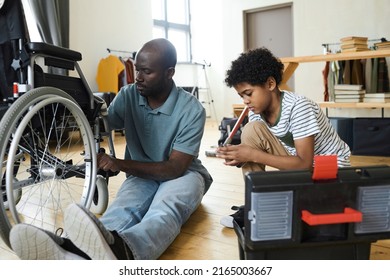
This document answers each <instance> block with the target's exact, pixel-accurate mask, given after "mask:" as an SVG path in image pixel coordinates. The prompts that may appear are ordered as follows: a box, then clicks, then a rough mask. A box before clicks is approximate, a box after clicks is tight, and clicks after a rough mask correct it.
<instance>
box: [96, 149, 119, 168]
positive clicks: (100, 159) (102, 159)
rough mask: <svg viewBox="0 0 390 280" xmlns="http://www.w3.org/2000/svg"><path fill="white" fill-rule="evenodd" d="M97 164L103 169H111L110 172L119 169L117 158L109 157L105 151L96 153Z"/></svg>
mask: <svg viewBox="0 0 390 280" xmlns="http://www.w3.org/2000/svg"><path fill="white" fill-rule="evenodd" d="M97 164H98V168H100V169H103V170H104V171H109V170H111V171H112V172H119V171H120V169H119V166H118V161H117V159H116V158H113V157H110V156H109V155H107V154H106V153H98V154H97Z"/></svg>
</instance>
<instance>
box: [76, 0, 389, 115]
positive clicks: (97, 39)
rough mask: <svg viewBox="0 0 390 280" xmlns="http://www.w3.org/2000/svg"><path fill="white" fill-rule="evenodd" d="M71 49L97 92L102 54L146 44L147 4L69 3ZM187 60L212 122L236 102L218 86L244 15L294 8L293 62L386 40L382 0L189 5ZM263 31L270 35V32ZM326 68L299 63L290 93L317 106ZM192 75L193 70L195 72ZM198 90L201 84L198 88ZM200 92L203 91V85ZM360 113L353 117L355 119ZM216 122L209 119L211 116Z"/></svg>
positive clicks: (143, 0)
mask: <svg viewBox="0 0 390 280" xmlns="http://www.w3.org/2000/svg"><path fill="white" fill-rule="evenodd" d="M70 2H71V7H70V8H71V32H70V34H71V37H70V44H71V48H74V49H76V50H78V51H80V52H81V53H82V54H83V63H82V68H83V71H84V72H85V74H86V77H87V79H88V81H90V83H91V86H92V88H93V90H96V82H95V75H96V69H97V64H98V62H99V60H100V59H101V58H103V57H105V56H106V55H107V51H106V48H107V47H109V48H112V49H119V50H130V51H133V50H137V49H139V48H140V47H141V45H142V44H143V43H144V42H146V41H148V40H149V39H151V37H152V18H151V8H150V1H149V0H112V1H103V0H82V1H79V0H71V1H70ZM191 2H192V7H191V10H192V23H193V30H192V33H193V53H194V60H195V61H196V62H200V63H204V61H206V62H207V63H210V64H211V67H206V72H207V77H208V80H209V83H210V87H211V95H212V97H213V100H214V105H215V107H216V109H217V119H220V118H221V117H222V116H231V115H232V104H234V103H241V100H240V98H239V97H238V95H237V94H236V93H235V92H234V90H232V89H229V88H227V87H226V86H225V84H224V82H223V81H224V77H225V72H226V69H228V68H229V67H230V63H231V61H232V60H234V59H236V58H237V57H238V55H239V54H240V53H241V52H242V51H243V11H244V10H250V9H255V8H263V7H268V6H272V5H277V4H283V3H290V2H292V3H293V30H294V36H293V37H294V53H295V54H294V55H295V56H304V55H316V54H321V53H322V44H323V43H334V42H339V40H340V38H342V37H346V36H350V35H355V36H366V37H368V38H369V39H377V38H381V37H386V38H387V39H388V40H390V29H389V26H390V16H389V15H390V5H388V1H387V0H371V1H367V0H342V1H340V0H327V1H321V0H293V1H280V0H279V1H278V0H192V1H191ZM269 28H272V26H270V27H269ZM323 67H324V63H307V64H301V65H300V66H299V68H298V69H297V71H296V74H295V91H296V92H297V93H299V94H303V95H306V96H308V97H310V98H312V99H313V100H315V101H321V100H322V92H323V84H322V73H321V71H322V69H323ZM194 68H195V70H194ZM199 69H200V70H202V68H201V67H199V66H188V65H178V67H177V70H176V73H177V74H176V76H175V79H176V81H177V83H178V84H183V85H185V84H186V83H187V81H188V82H191V81H193V80H196V79H202V74H203V72H202V71H201V73H200V74H198V73H196V72H197V71H199ZM200 83H203V82H202V81H200ZM201 86H202V85H201ZM360 113H361V111H359V114H360ZM212 117H214V116H212Z"/></svg>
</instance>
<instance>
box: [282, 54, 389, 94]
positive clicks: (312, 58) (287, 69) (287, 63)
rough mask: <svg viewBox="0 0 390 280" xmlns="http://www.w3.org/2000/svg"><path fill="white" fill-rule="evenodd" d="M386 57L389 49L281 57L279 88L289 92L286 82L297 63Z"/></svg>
mask: <svg viewBox="0 0 390 280" xmlns="http://www.w3.org/2000/svg"><path fill="white" fill-rule="evenodd" d="M386 56H390V49H384V50H371V51H362V52H343V53H336V54H323V55H309V56H297V57H283V58H280V61H281V62H282V63H283V64H284V73H283V79H282V82H281V83H280V88H281V89H285V90H289V88H288V86H287V82H288V80H289V79H290V78H291V76H292V75H293V74H294V71H295V70H296V69H297V68H298V66H299V63H307V62H321V61H338V60H354V59H362V58H375V57H386Z"/></svg>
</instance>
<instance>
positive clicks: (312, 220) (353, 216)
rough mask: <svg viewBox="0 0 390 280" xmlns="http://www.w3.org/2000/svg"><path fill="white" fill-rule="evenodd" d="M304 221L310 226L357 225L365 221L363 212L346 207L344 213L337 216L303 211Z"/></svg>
mask: <svg viewBox="0 0 390 280" xmlns="http://www.w3.org/2000/svg"><path fill="white" fill-rule="evenodd" d="M302 220H303V221H304V222H305V223H307V224H308V225H310V226H316V225H327V224H342V223H357V222H361V221H362V220H363V215H362V212H360V211H358V210H355V209H352V208H349V207H345V208H344V212H343V213H335V214H312V213H310V212H309V211H307V210H302Z"/></svg>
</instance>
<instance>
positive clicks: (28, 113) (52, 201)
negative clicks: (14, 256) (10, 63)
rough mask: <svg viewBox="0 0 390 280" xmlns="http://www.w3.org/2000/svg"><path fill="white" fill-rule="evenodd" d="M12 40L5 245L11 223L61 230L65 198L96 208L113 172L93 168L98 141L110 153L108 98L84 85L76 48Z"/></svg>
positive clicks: (6, 104)
mask: <svg viewBox="0 0 390 280" xmlns="http://www.w3.org/2000/svg"><path fill="white" fill-rule="evenodd" d="M6 1H7V0H6ZM12 1H15V0H12ZM0 8H1V7H0ZM17 45H18V46H19V47H18V52H17V53H16V54H15V57H14V61H18V65H19V66H18V68H17V73H18V75H17V76H18V77H17V82H15V83H14V84H13V91H14V92H13V94H14V97H13V98H9V99H8V100H7V101H3V103H1V104H0V107H1V108H0V112H2V114H3V115H2V116H1V120H0V149H1V150H0V162H1V163H2V168H1V173H0V178H1V185H0V187H1V192H2V195H1V196H0V237H1V238H2V239H3V240H4V242H5V243H6V244H7V245H8V246H10V243H9V232H10V230H11V228H12V227H13V226H14V225H15V224H17V223H21V222H23V223H29V224H32V225H34V226H36V227H40V228H43V229H45V230H47V231H51V232H56V230H57V229H59V228H62V227H63V225H62V222H63V221H62V217H63V215H62V214H63V211H64V210H65V209H66V207H67V205H69V204H70V203H79V204H82V205H84V206H85V207H87V208H89V209H90V210H91V211H92V212H94V213H95V214H102V213H103V212H104V211H105V210H106V208H107V205H108V190H107V185H108V179H109V177H111V176H115V175H116V174H117V173H111V172H104V171H102V170H98V167H97V153H98V152H101V151H102V150H103V149H104V148H103V147H102V146H101V142H102V141H105V140H107V141H106V143H108V149H109V151H107V153H109V154H110V155H111V156H115V151H114V145H113V140H112V137H111V131H110V130H109V127H108V122H107V118H106V117H107V104H106V103H105V101H104V100H103V98H101V97H99V96H98V95H96V94H94V93H92V91H91V89H90V88H89V86H88V83H87V81H86V79H85V77H84V75H83V73H82V71H81V68H80V66H79V64H78V62H79V61H81V59H82V56H81V53H79V52H77V51H73V50H70V49H67V48H62V47H58V46H54V45H50V44H46V43H41V42H38V43H34V42H28V41H27V40H26V39H24V38H20V39H19V40H18V42H17ZM53 68H54V69H57V70H58V69H61V71H59V72H60V73H59V74H55V73H53V72H51V71H48V69H53ZM64 72H65V73H66V74H65V75H64V74H63V73H64ZM70 73H72V75H70Z"/></svg>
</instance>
